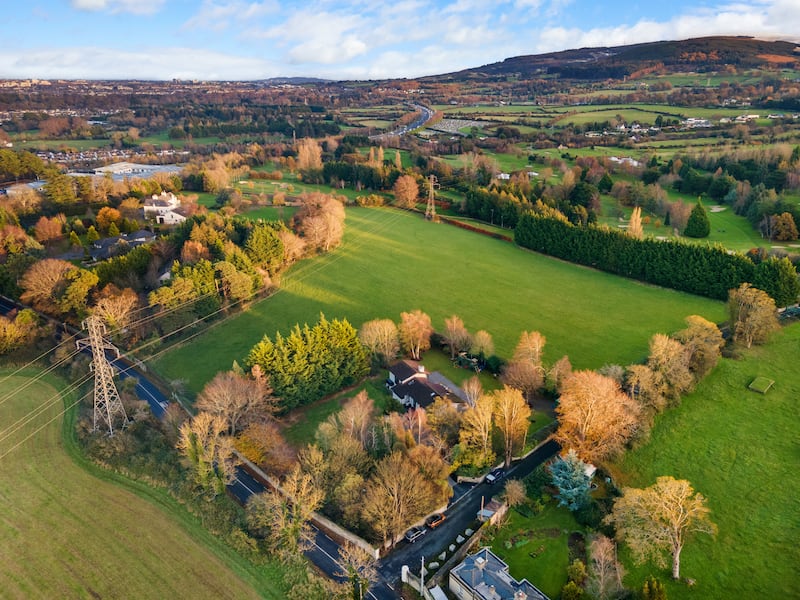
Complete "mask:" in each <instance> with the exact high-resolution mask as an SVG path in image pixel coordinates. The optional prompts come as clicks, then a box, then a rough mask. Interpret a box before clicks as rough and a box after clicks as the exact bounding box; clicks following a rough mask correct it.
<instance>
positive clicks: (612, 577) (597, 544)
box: [586, 535, 625, 600]
mask: <svg viewBox="0 0 800 600" xmlns="http://www.w3.org/2000/svg"><path fill="white" fill-rule="evenodd" d="M589 556H590V563H589V581H588V582H587V585H586V589H587V591H588V592H589V593H590V594H591V595H592V596H593V597H594V598H599V599H600V600H606V599H607V598H615V597H616V596H617V594H618V593H619V592H620V591H622V589H623V585H622V578H623V577H624V576H625V571H624V569H623V567H622V565H621V564H620V563H619V561H618V560H617V546H616V544H615V543H614V542H613V540H611V539H610V538H608V537H606V536H604V535H598V536H596V537H595V538H594V539H593V540H592V543H591V544H590V545H589Z"/></svg>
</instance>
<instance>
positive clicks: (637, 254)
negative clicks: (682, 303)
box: [514, 212, 797, 305]
mask: <svg viewBox="0 0 800 600" xmlns="http://www.w3.org/2000/svg"><path fill="white" fill-rule="evenodd" d="M514 241H515V242H516V243H517V244H519V245H520V246H522V247H524V248H529V249H531V250H535V251H537V252H541V253H543V254H549V255H550V256H555V257H558V258H562V259H564V260H568V261H570V262H574V263H578V264H582V265H587V266H590V267H594V268H596V269H600V270H601V271H606V272H608V273H614V274H616V275H622V276H623V277H630V278H631V279H638V280H639V281H644V282H647V283H652V284H655V285H660V286H663V287H668V288H672V289H675V290H680V291H683V292H689V293H691V294H698V295H700V296H708V297H709V298H716V299H719V300H725V299H726V298H727V297H728V290H731V289H733V288H737V287H739V285H740V284H742V283H744V282H749V283H753V282H754V281H755V278H756V273H757V271H759V270H760V269H759V267H760V266H761V265H759V267H757V266H756V265H755V264H754V263H753V261H752V260H750V259H749V258H747V257H746V256H743V255H741V254H738V253H731V252H728V251H727V250H726V249H725V248H723V247H722V246H720V245H714V246H712V245H705V246H704V245H699V244H688V243H685V242H681V241H673V240H656V239H654V238H645V239H643V240H638V239H635V238H633V237H631V236H629V235H627V234H626V233H625V232H624V231H621V230H616V229H609V228H607V227H602V226H595V225H589V226H587V227H582V226H576V225H573V224H571V223H569V222H564V221H560V220H556V219H552V218H548V217H543V216H540V215H536V214H533V213H531V212H526V213H525V214H523V215H522V216H521V217H520V220H519V223H518V224H517V227H516V229H515V231H514ZM762 264H766V263H762ZM773 273H775V271H774V270H773ZM776 274H777V273H776ZM781 275H782V276H783V277H788V278H794V281H795V286H796V280H797V274H796V273H795V272H794V270H792V273H787V272H786V271H781ZM762 285H763V283H762ZM789 285H790V287H791V284H789ZM777 287H781V288H783V287H784V286H777ZM793 289H796V287H795V288H793ZM767 291H768V290H767ZM776 300H777V299H776ZM781 300H782V301H783V302H784V303H786V298H785V297H784V298H782V299H781ZM795 301H796V294H795ZM779 305H781V304H780V303H779Z"/></svg>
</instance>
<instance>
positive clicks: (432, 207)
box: [425, 175, 439, 221]
mask: <svg viewBox="0 0 800 600" xmlns="http://www.w3.org/2000/svg"><path fill="white" fill-rule="evenodd" d="M438 187H439V182H438V181H437V179H436V175H429V176H428V206H426V207H425V218H426V219H428V220H430V221H436V220H437V219H436V203H435V202H434V201H433V190H434V188H438Z"/></svg>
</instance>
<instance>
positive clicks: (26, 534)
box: [0, 371, 284, 599]
mask: <svg viewBox="0 0 800 600" xmlns="http://www.w3.org/2000/svg"><path fill="white" fill-rule="evenodd" d="M1 375H2V380H0V421H1V422H2V423H3V424H4V425H3V433H2V436H0V437H2V441H0V514H2V517H0V555H2V557H3V568H2V569H0V590H2V591H0V596H2V597H4V598H154V599H155V598H190V597H195V598H209V597H213V598H258V597H266V598H281V597H284V595H283V591H282V590H278V589H276V587H274V586H275V584H274V583H270V581H278V582H279V581H281V578H280V574H279V571H277V569H275V567H262V568H261V569H260V570H257V569H255V568H254V567H251V566H250V565H247V564H245V563H244V562H243V561H241V559H239V558H238V557H235V556H234V555H233V554H232V553H231V552H230V551H229V550H227V548H225V547H223V546H222V545H221V544H220V543H219V542H218V541H217V540H216V539H215V538H212V537H211V536H210V535H209V534H208V533H206V532H205V530H203V529H202V528H201V527H200V525H199V524H198V523H197V522H196V520H195V519H194V518H193V517H191V516H190V515H188V513H186V511H185V509H184V508H183V507H180V506H179V505H178V504H177V503H175V502H174V501H172V500H171V498H169V497H168V496H167V494H166V493H164V492H161V491H159V490H152V489H150V488H147V487H145V486H143V485H140V484H136V483H132V482H129V481H127V480H123V479H122V478H118V477H115V476H113V475H111V474H109V473H107V472H104V471H99V470H98V469H96V468H94V467H92V466H89V465H86V464H85V463H83V461H82V459H81V458H80V457H79V450H78V449H77V448H76V446H75V442H74V440H72V432H73V431H74V411H69V412H68V413H67V420H66V422H65V423H64V425H63V428H62V416H61V413H62V410H63V403H62V400H61V398H60V397H59V394H58V391H57V390H56V387H54V386H60V385H61V383H60V382H58V381H57V380H54V379H46V380H45V379H39V380H36V379H34V378H35V377H38V376H39V375H40V374H39V373H38V372H33V371H28V372H25V373H24V374H20V375H14V376H9V373H8V372H3V373H2V374H1ZM22 386H27V387H25V388H24V389H23V388H22ZM17 389H19V391H17V393H14V394H13V395H12V391H14V390H17ZM45 399H47V400H45ZM74 401H75V400H74V398H72V397H68V399H67V401H66V402H68V403H70V404H71V403H73V402H74ZM39 406H46V408H45V409H44V410H43V411H42V412H41V413H40V414H38V415H37V416H35V418H33V419H32V420H31V421H30V422H29V423H28V424H27V425H25V426H24V427H22V428H21V429H19V430H15V429H14V427H13V426H12V425H11V424H12V423H16V422H17V421H18V420H19V419H21V418H23V417H25V416H26V415H28V414H29V413H30V411H33V410H34V409H36V408H37V407H39ZM62 430H63V432H62ZM26 438H27V439H26ZM81 463H83V464H81ZM95 475H98V476H99V478H98V476H95ZM141 496H144V497H141ZM145 498H147V499H145ZM232 567H233V569H235V570H236V572H235V571H234V570H232ZM237 572H238V573H239V574H237ZM245 579H246V580H247V581H249V582H250V584H248V583H247V582H246V580H245ZM251 584H252V585H251ZM253 585H255V589H254V587H253Z"/></svg>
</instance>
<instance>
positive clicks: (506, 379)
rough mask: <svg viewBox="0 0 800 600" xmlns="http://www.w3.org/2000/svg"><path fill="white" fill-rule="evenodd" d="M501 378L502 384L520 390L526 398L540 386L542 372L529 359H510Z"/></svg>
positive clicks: (542, 377) (542, 381) (542, 378)
mask: <svg viewBox="0 0 800 600" xmlns="http://www.w3.org/2000/svg"><path fill="white" fill-rule="evenodd" d="M501 379H502V381H503V383H504V384H506V385H508V386H511V387H512V388H514V389H517V390H519V391H521V392H522V393H523V394H524V395H525V399H526V400H527V399H530V398H531V396H533V394H534V393H535V392H536V390H538V389H539V388H541V387H542V384H543V383H544V372H543V371H542V368H541V367H540V366H537V365H535V364H533V363H532V362H530V361H527V360H512V361H511V362H510V363H508V364H507V365H506V366H505V368H504V369H503V375H502V378H501Z"/></svg>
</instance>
